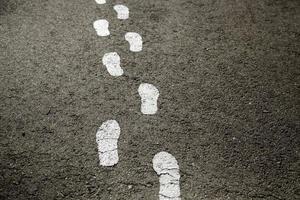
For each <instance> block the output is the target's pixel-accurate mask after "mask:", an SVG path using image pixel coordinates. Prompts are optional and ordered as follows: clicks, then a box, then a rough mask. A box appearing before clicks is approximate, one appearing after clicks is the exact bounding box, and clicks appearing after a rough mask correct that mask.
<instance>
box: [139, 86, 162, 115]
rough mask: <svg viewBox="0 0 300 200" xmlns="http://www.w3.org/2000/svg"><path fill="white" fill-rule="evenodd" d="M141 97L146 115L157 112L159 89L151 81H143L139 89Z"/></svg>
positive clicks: (142, 109) (142, 110)
mask: <svg viewBox="0 0 300 200" xmlns="http://www.w3.org/2000/svg"><path fill="white" fill-rule="evenodd" d="M138 92H139V95H140V97H141V112H142V113H143V114H145V115H153V114H155V113H156V112H157V99H158V96H159V91H158V89H157V88H156V87H155V86H154V85H152V84H149V83H142V84H141V85H140V86H139V89H138Z"/></svg>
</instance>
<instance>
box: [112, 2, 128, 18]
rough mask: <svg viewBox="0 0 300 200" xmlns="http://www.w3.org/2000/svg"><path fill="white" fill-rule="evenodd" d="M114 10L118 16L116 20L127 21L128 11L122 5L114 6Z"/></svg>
mask: <svg viewBox="0 0 300 200" xmlns="http://www.w3.org/2000/svg"><path fill="white" fill-rule="evenodd" d="M114 10H115V11H116V12H117V14H118V19H128V18H129V9H128V8H127V7H126V6H124V5H115V6H114Z"/></svg>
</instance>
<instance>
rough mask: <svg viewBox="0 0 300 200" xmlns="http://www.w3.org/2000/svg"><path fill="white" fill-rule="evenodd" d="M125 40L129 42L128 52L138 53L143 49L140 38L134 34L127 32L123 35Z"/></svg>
mask: <svg viewBox="0 0 300 200" xmlns="http://www.w3.org/2000/svg"><path fill="white" fill-rule="evenodd" d="M125 40H126V41H128V42H129V46H130V48H129V49H130V51H132V52H140V51H142V49H143V39H142V36H141V35H140V34H138V33H135V32H128V33H126V34H125Z"/></svg>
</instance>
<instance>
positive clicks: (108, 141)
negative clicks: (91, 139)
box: [96, 120, 121, 167]
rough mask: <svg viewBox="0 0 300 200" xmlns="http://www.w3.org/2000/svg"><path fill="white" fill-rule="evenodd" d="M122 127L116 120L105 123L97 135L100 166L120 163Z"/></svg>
mask: <svg viewBox="0 0 300 200" xmlns="http://www.w3.org/2000/svg"><path fill="white" fill-rule="evenodd" d="M120 132H121V129H120V126H119V124H118V122H117V121H115V120H108V121H106V122H104V123H103V124H102V125H101V127H100V128H99V129H98V131H97V134H96V142H97V144H98V154H99V160H100V165H102V166H108V167H110V166H113V165H115V164H117V163H118V161H119V156H118V139H119V137H120Z"/></svg>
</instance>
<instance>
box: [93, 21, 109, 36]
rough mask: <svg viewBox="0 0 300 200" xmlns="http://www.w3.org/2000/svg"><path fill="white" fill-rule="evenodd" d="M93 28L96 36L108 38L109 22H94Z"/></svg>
mask: <svg viewBox="0 0 300 200" xmlns="http://www.w3.org/2000/svg"><path fill="white" fill-rule="evenodd" d="M93 26H94V29H95V30H96V32H97V35H98V36H108V35H109V34H110V32H109V30H108V26H109V22H108V21H107V20H106V19H99V20H97V21H95V22H94V24H93Z"/></svg>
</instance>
